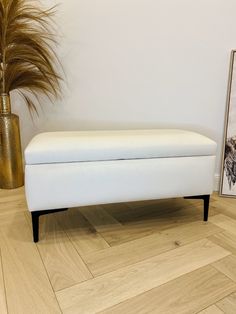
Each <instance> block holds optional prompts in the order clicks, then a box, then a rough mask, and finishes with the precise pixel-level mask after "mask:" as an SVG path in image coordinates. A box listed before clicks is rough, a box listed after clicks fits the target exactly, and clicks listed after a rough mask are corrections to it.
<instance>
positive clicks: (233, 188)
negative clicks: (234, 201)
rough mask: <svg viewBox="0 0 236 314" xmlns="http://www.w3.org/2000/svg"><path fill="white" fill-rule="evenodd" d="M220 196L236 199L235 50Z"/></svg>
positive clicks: (226, 119) (228, 95) (231, 61)
mask: <svg viewBox="0 0 236 314" xmlns="http://www.w3.org/2000/svg"><path fill="white" fill-rule="evenodd" d="M220 195H222V196H228V197H236V50H233V51H232V52H231V60H230V71H229V82H228V93H227V107H226V116H225V132H224V142H223V155H222V168H221V184H220Z"/></svg>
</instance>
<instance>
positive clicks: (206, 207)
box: [184, 195, 210, 221]
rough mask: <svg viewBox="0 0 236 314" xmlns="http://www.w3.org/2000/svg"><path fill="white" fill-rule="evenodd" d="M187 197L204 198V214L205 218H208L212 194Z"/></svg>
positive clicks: (187, 197)
mask: <svg viewBox="0 0 236 314" xmlns="http://www.w3.org/2000/svg"><path fill="white" fill-rule="evenodd" d="M184 198H185V199H202V200H203V201H204V214H203V220H204V221H207V220H208V213H209V203H210V195H196V196H186V197H184Z"/></svg>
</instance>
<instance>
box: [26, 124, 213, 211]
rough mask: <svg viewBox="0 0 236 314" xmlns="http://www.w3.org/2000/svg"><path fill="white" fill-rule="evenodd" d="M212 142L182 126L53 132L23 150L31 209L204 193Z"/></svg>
mask: <svg viewBox="0 0 236 314" xmlns="http://www.w3.org/2000/svg"><path fill="white" fill-rule="evenodd" d="M215 154H216V143H215V142H214V141H212V140H210V139H208V138H207V137H205V136H202V135H199V134H197V133H193V132H188V131H182V130H139V131H99V132H94V131H90V132H52V133H43V134H40V135H38V136H36V137H35V138H34V139H33V140H32V142H31V143H30V144H29V146H28V147H27V149H26V151H25V160H26V167H25V189H26V198H27V203H28V208H29V210H30V211H40V210H47V209H57V208H64V207H76V206H82V205H94V204H105V203H116V202H126V201H138V200H149V199H159V198H169V197H182V196H192V195H208V194H211V192H212V190H213V178H214V170H215Z"/></svg>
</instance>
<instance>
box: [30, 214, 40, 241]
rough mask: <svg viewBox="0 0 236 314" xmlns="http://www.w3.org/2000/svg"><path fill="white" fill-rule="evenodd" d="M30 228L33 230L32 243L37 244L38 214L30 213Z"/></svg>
mask: <svg viewBox="0 0 236 314" xmlns="http://www.w3.org/2000/svg"><path fill="white" fill-rule="evenodd" d="M31 218H32V228H33V238H34V242H35V243H36V242H38V240H39V212H32V213H31Z"/></svg>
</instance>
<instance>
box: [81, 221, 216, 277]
mask: <svg viewBox="0 0 236 314" xmlns="http://www.w3.org/2000/svg"><path fill="white" fill-rule="evenodd" d="M221 231H222V229H220V228H219V227H217V226H215V225H213V224H211V223H204V222H194V223H190V224H186V225H182V226H178V227H175V228H172V229H167V230H164V231H161V232H160V233H155V234H152V235H150V236H147V237H144V238H141V239H138V240H134V241H130V242H128V243H124V244H121V245H119V246H115V247H111V248H109V249H105V250H101V251H97V252H94V253H90V254H87V255H84V260H85V261H86V263H87V265H88V267H89V269H90V271H91V272H92V273H93V275H94V276H98V275H101V274H104V273H106V272H110V271H113V270H116V269H119V268H121V267H124V266H127V265H131V264H134V263H136V262H139V261H141V260H144V259H147V258H150V257H153V256H155V255H158V254H161V253H163V252H165V251H168V250H171V249H175V248H176V247H179V246H183V245H186V244H188V243H191V242H194V241H197V240H199V239H202V238H205V237H207V236H209V235H211V234H215V233H219V232H221Z"/></svg>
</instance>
